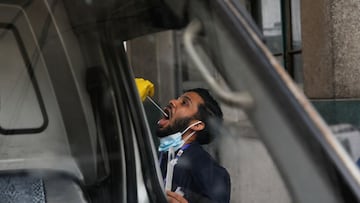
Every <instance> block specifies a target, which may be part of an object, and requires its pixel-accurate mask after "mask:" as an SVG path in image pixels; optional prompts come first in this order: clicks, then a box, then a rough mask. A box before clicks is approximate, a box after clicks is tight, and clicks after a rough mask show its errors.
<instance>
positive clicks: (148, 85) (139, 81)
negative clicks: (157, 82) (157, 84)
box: [135, 78, 155, 101]
mask: <svg viewBox="0 0 360 203" xmlns="http://www.w3.org/2000/svg"><path fill="white" fill-rule="evenodd" d="M135 83H136V87H137V89H138V92H139V95H140V98H141V101H144V100H145V99H146V97H147V96H150V97H152V96H154V92H155V89H154V84H153V83H152V82H150V81H149V80H144V79H143V78H135Z"/></svg>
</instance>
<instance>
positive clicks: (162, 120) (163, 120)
mask: <svg viewBox="0 0 360 203" xmlns="http://www.w3.org/2000/svg"><path fill="white" fill-rule="evenodd" d="M168 122H169V120H167V119H164V118H162V119H160V120H159V121H158V125H159V126H160V127H163V126H164V125H166V124H167V123H168Z"/></svg>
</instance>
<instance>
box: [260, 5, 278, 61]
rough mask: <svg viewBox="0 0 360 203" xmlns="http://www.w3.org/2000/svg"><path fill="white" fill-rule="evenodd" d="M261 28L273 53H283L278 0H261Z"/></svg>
mask: <svg viewBox="0 0 360 203" xmlns="http://www.w3.org/2000/svg"><path fill="white" fill-rule="evenodd" d="M261 8H262V30H263V34H264V36H265V40H266V41H265V43H266V45H268V47H269V49H270V50H271V52H272V53H273V54H279V53H283V36H282V22H281V5H280V0H262V1H261Z"/></svg>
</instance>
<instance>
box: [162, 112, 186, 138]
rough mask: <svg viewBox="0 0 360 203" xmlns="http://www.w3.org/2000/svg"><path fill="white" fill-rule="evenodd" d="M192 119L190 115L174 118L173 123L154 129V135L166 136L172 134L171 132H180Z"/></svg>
mask: <svg viewBox="0 0 360 203" xmlns="http://www.w3.org/2000/svg"><path fill="white" fill-rule="evenodd" d="M192 120H193V118H192V117H185V118H178V119H175V121H174V124H172V125H168V126H167V127H166V128H164V129H159V128H158V129H157V130H156V135H157V136H158V137H166V136H168V135H172V134H174V133H177V132H182V131H184V130H185V129H186V128H187V127H188V126H189V125H190V122H191V121H192Z"/></svg>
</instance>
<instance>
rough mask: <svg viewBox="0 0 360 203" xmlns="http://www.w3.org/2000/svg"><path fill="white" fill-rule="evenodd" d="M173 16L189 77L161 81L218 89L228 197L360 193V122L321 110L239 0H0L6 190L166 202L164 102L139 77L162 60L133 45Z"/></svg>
mask: <svg viewBox="0 0 360 203" xmlns="http://www.w3.org/2000/svg"><path fill="white" fill-rule="evenodd" d="M168 30H176V31H177V32H178V33H180V34H179V35H180V39H181V44H180V45H179V47H180V48H179V53H178V54H179V55H180V53H181V57H184V59H182V60H183V64H182V68H181V71H182V72H180V75H182V77H183V81H186V82H184V83H177V85H178V86H176V85H175V86H176V87H178V88H177V90H176V91H175V92H176V95H171V94H167V92H166V90H167V89H169V88H171V87H173V86H171V87H170V86H167V85H166V84H167V83H165V82H163V83H162V84H165V85H162V87H157V88H158V89H157V90H156V91H157V92H156V94H157V96H159V97H160V94H162V95H165V96H179V95H178V94H179V93H181V92H182V90H184V89H186V88H191V87H197V86H201V87H205V88H208V89H210V90H211V91H212V92H213V94H214V95H215V96H216V98H218V100H219V101H220V103H221V106H222V109H223V112H224V115H225V122H224V124H221V125H220V124H219V123H214V124H213V126H211V127H212V129H213V133H216V134H221V135H223V136H219V138H217V139H216V140H215V142H214V143H212V144H209V145H207V146H205V148H206V149H207V150H208V151H209V153H210V154H212V155H213V156H214V158H215V159H216V160H217V161H218V162H219V163H220V164H221V165H223V166H224V167H225V168H227V170H228V171H229V173H230V176H231V180H232V188H231V202H234V203H237V202H264V201H267V202H277V203H280V202H307V203H308V202H329V203H331V202H358V201H359V200H360V174H359V171H358V169H357V167H356V165H355V164H354V159H356V157H359V155H360V153H359V150H356V149H355V148H356V147H355V145H356V143H359V140H358V138H357V137H358V135H359V133H358V132H357V131H356V129H354V128H352V127H351V126H349V125H344V126H337V128H336V129H335V127H333V129H331V128H330V127H329V126H328V125H327V124H326V123H325V122H324V120H323V119H322V118H321V116H320V115H319V114H318V112H317V111H316V110H315V108H314V107H313V106H312V105H311V103H310V102H309V101H308V100H307V99H306V97H305V96H304V95H303V94H302V92H301V91H299V89H298V88H297V86H296V85H295V84H294V82H293V81H292V79H291V78H290V77H289V76H288V75H287V73H286V72H285V71H284V70H283V68H282V67H281V65H280V64H279V63H278V62H277V61H276V59H274V57H273V56H272V55H271V53H269V51H268V49H267V47H266V46H265V45H264V44H263V38H262V36H261V33H260V32H259V31H258V29H257V28H256V26H255V24H254V23H253V22H252V19H251V18H250V17H249V15H248V14H247V12H246V11H245V10H244V8H243V6H242V5H240V4H239V3H238V1H235V0H213V1H207V0H199V1H190V0H184V1H170V0H148V1H144V0H131V1H126V0H106V1H103V0H79V1H70V0H16V1H8V0H0V31H1V32H0V43H1V46H0V49H1V52H0V53H1V54H0V63H1V68H0V145H1V148H0V163H1V164H0V199H2V200H4V201H5V200H6V201H5V202H40V203H41V202H44V203H45V202H48V203H53V202H68V203H72V202H129V203H130V202H154V203H155V202H156V203H162V202H164V203H165V202H167V200H166V197H165V193H164V191H163V180H162V177H161V175H160V171H159V166H158V163H157V161H158V157H157V139H156V136H154V135H153V134H154V133H153V129H154V126H155V123H156V119H157V117H158V116H159V112H157V111H156V110H154V109H153V107H152V105H151V104H149V103H147V102H144V103H143V102H142V101H141V100H140V98H139V95H138V92H137V89H136V85H135V83H134V78H135V77H143V78H147V77H148V76H149V75H148V74H149V72H156V70H147V72H141V71H139V70H137V68H139V67H132V65H131V62H132V61H134V60H135V61H136V60H139V61H142V62H143V63H144V64H146V63H147V61H146V59H145V58H134V57H132V58H131V57H129V55H128V53H129V52H130V51H129V49H131V48H133V49H134V47H132V45H134V43H132V40H136V39H139V37H147V38H148V39H155V38H153V36H154V34H156V33H161V32H164V31H168ZM125 42H127V43H128V44H127V46H125V45H124V44H125ZM133 42H134V41H133ZM151 54H152V53H149V55H150V56H149V57H151ZM163 58H164V60H165V59H166V57H163ZM164 63H166V62H164ZM177 71H179V70H178V69H175V70H169V69H167V70H165V73H164V75H162V78H159V80H161V81H162V80H164V81H165V80H166V79H167V78H171V77H172V74H177V73H179V72H177ZM156 74H158V73H157V72H156ZM174 81H176V80H174ZM156 84H158V83H156ZM160 85H161V84H159V86H160ZM179 85H180V86H181V87H179ZM160 88H165V89H160ZM158 90H159V91H158ZM164 98H166V97H164ZM166 99H170V98H166ZM165 102H166V101H164V102H162V103H161V105H162V106H164V105H166V103H165ZM331 130H333V132H332V131H331ZM349 132H350V133H352V135H349ZM334 134H338V135H337V137H335V136H334ZM349 137H351V138H349ZM338 139H339V140H340V142H339V141H338ZM349 140H351V141H349ZM352 140H354V141H352ZM343 145H344V146H345V148H344V147H343ZM346 150H348V151H349V153H348V152H347V151H346Z"/></svg>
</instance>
